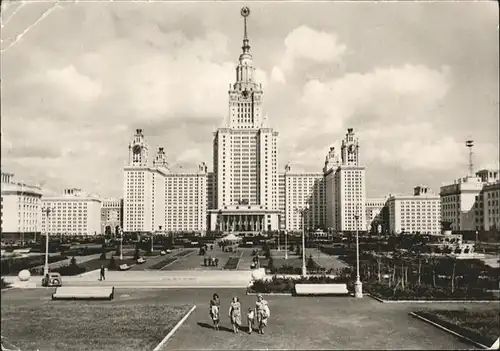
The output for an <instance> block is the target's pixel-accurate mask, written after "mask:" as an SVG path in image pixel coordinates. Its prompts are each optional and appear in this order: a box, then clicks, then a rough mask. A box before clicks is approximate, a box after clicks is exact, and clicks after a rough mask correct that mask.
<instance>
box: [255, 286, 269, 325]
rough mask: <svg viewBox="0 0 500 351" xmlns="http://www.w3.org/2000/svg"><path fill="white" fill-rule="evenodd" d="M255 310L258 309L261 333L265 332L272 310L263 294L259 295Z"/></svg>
mask: <svg viewBox="0 0 500 351" xmlns="http://www.w3.org/2000/svg"><path fill="white" fill-rule="evenodd" d="M255 310H256V311H257V325H258V326H259V334H264V328H265V327H266V326H267V320H268V318H269V317H270V316H271V311H270V310H269V306H268V304H267V301H266V300H264V298H263V297H262V295H260V294H259V295H257V302H256V303H255Z"/></svg>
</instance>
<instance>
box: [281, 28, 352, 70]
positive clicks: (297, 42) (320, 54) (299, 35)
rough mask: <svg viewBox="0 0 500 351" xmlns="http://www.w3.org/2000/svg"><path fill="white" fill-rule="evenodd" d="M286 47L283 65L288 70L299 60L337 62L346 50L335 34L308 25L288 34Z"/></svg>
mask: <svg viewBox="0 0 500 351" xmlns="http://www.w3.org/2000/svg"><path fill="white" fill-rule="evenodd" d="M285 47H286V51H285V55H284V57H283V62H282V67H283V68H284V70H286V71H290V70H292V69H293V68H294V66H295V63H296V62H297V61H299V60H309V61H313V62H316V63H331V62H335V61H338V60H340V58H341V57H342V55H343V54H344V53H345V51H346V46H345V45H344V44H341V43H339V42H338V39H337V36H336V35H335V34H333V33H326V32H321V31H316V30H314V29H311V28H309V27H307V26H300V27H298V28H296V29H294V30H293V31H292V32H291V33H290V34H288V36H287V37H286V39H285Z"/></svg>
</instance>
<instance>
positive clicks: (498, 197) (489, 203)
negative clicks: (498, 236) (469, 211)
mask: <svg viewBox="0 0 500 351" xmlns="http://www.w3.org/2000/svg"><path fill="white" fill-rule="evenodd" d="M481 195H482V199H481V200H482V205H483V206H481V207H482V208H483V211H480V209H481V207H479V206H478V208H477V209H479V211H478V212H479V214H480V218H481V221H479V220H478V221H476V229H482V230H496V231H497V232H498V231H500V181H498V180H497V181H495V182H494V183H489V184H485V185H484V187H483V189H482V191H481ZM481 212H482V213H481Z"/></svg>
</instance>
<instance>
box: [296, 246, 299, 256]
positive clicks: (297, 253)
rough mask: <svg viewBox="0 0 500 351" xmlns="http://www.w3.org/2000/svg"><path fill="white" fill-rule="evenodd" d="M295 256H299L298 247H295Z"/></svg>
mask: <svg viewBox="0 0 500 351" xmlns="http://www.w3.org/2000/svg"><path fill="white" fill-rule="evenodd" d="M295 254H296V255H300V246H299V245H297V246H296V247H295Z"/></svg>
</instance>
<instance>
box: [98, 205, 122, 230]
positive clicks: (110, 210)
mask: <svg viewBox="0 0 500 351" xmlns="http://www.w3.org/2000/svg"><path fill="white" fill-rule="evenodd" d="M101 205H102V207H101V233H104V234H106V235H116V234H118V233H119V231H120V229H122V228H123V199H103V200H102V204H101Z"/></svg>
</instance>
